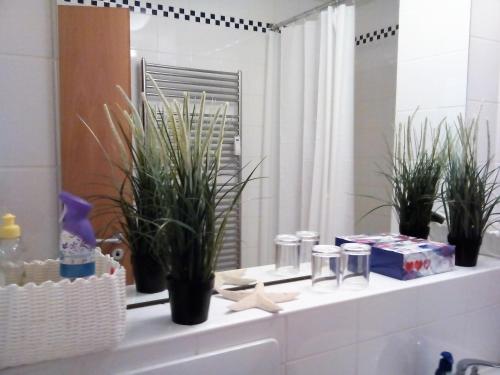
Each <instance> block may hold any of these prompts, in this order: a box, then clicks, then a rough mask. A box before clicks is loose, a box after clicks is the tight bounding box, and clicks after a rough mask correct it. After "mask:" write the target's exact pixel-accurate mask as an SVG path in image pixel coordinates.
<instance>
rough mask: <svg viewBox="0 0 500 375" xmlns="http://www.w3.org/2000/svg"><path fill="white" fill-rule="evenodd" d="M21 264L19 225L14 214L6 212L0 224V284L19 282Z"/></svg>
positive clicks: (21, 271) (21, 270) (21, 269)
mask: <svg viewBox="0 0 500 375" xmlns="http://www.w3.org/2000/svg"><path fill="white" fill-rule="evenodd" d="M22 265H23V262H22V245H21V227H20V226H19V225H17V224H16V217H15V216H14V215H12V214H6V215H4V216H3V217H2V225H1V226H0V286H4V285H6V284H10V283H12V282H14V283H16V284H21V281H22V280H21V279H22V273H23V267H22Z"/></svg>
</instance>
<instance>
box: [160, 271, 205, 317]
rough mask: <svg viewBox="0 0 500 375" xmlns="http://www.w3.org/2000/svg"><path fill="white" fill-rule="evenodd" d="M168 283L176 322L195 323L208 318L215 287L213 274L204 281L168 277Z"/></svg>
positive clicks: (171, 308) (171, 306)
mask: <svg viewBox="0 0 500 375" xmlns="http://www.w3.org/2000/svg"><path fill="white" fill-rule="evenodd" d="M167 285H168V296H169V299H170V310H171V312H172V321H173V322H174V323H177V324H184V325H194V324H200V323H203V322H204V321H205V320H207V318H208V309H209V307H210V299H211V297H212V292H213V289H214V277H213V276H212V278H210V280H203V281H198V280H196V281H188V280H176V279H173V278H168V280H167Z"/></svg>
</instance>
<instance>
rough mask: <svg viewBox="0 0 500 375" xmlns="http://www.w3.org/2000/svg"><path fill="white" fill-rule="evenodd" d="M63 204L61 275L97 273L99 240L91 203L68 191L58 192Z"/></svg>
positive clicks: (74, 275)
mask: <svg viewBox="0 0 500 375" xmlns="http://www.w3.org/2000/svg"><path fill="white" fill-rule="evenodd" d="M59 199H61V202H62V203H63V204H64V209H63V214H62V232H61V243H60V246H61V249H60V269H59V272H60V274H61V277H66V278H69V279H74V278H77V277H88V276H92V275H94V274H95V260H94V248H95V246H96V239H95V236H94V230H93V229H92V224H90V221H89V219H88V214H89V213H90V210H91V209H92V205H91V204H90V203H89V202H87V201H86V200H84V199H82V198H79V197H77V196H75V195H72V194H70V193H67V192H62V193H61V194H59Z"/></svg>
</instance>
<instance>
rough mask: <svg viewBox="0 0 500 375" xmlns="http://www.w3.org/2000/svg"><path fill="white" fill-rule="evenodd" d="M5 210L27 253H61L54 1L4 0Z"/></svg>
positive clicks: (1, 189)
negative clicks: (17, 225)
mask: <svg viewBox="0 0 500 375" xmlns="http://www.w3.org/2000/svg"><path fill="white" fill-rule="evenodd" d="M0 8H1V9H2V10H1V12H0V71H1V73H0V87H1V88H2V89H1V90H0V129H1V136H0V197H1V198H0V213H2V214H3V213H5V212H6V211H10V212H12V213H14V214H16V215H17V220H18V222H19V223H20V225H21V226H22V230H23V235H22V237H23V242H24V245H25V248H26V253H25V254H24V257H25V258H26V259H44V258H47V257H51V258H53V257H55V256H57V238H58V214H57V191H58V183H57V181H58V173H57V156H56V155H57V152H56V129H57V128H56V126H57V124H56V118H57V116H56V92H55V80H54V75H55V67H56V59H55V52H54V51H55V50H56V48H54V47H53V46H54V42H55V41H54V39H55V38H54V36H53V32H52V30H53V24H54V23H55V2H53V1H50V0H20V1H0Z"/></svg>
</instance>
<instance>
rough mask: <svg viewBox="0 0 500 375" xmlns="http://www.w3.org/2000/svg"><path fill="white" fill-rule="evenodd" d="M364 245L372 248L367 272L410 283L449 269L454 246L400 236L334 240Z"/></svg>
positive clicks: (453, 259)
mask: <svg viewBox="0 0 500 375" xmlns="http://www.w3.org/2000/svg"><path fill="white" fill-rule="evenodd" d="M346 242H358V243H366V244H369V245H371V246H372V253H371V256H370V269H371V271H373V272H376V273H380V274H382V275H385V276H389V277H393V278H396V279H399V280H411V279H416V278H417V277H422V276H429V275H434V274H438V273H443V272H448V271H451V270H453V267H454V265H455V247H454V246H452V245H448V244H444V243H440V242H433V241H428V240H423V239H420V238H414V237H408V236H404V235H400V234H380V235H371V236H370V235H363V234H362V235H354V236H343V237H336V238H335V244H336V245H337V246H340V245H341V244H343V243H346Z"/></svg>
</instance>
